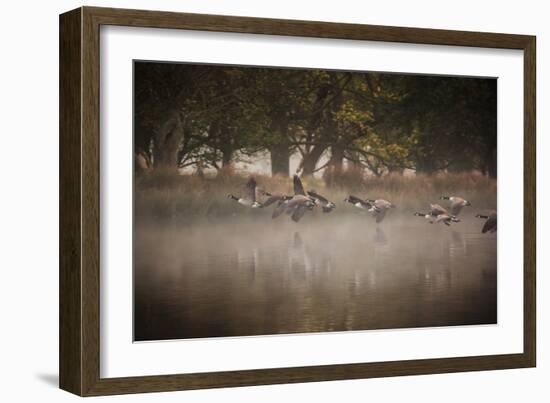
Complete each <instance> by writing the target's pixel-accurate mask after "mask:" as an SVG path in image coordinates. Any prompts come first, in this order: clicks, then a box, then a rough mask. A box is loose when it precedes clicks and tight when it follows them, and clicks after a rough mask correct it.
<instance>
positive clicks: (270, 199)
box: [262, 192, 292, 207]
mask: <svg viewBox="0 0 550 403" xmlns="http://www.w3.org/2000/svg"><path fill="white" fill-rule="evenodd" d="M264 194H265V195H266V196H267V199H266V200H265V201H264V202H263V203H262V207H268V206H271V205H272V204H273V203H275V202H278V203H281V202H285V201H287V200H290V199H292V196H287V195H285V194H282V193H269V192H265V193H264Z"/></svg>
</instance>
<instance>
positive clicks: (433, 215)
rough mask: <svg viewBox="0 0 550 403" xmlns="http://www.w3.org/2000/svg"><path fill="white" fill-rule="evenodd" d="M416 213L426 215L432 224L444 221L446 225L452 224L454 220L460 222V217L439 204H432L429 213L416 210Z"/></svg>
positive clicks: (420, 215) (419, 215) (416, 214)
mask: <svg viewBox="0 0 550 403" xmlns="http://www.w3.org/2000/svg"><path fill="white" fill-rule="evenodd" d="M414 215H415V216H418V217H424V218H425V219H426V220H428V222H429V223H430V224H433V223H434V222H436V223H440V222H442V223H444V224H445V225H451V223H452V222H460V220H459V219H458V218H456V217H455V216H454V215H452V214H449V212H448V211H447V210H446V209H445V208H443V207H441V206H440V205H439V204H430V211H428V212H427V213H419V212H416V213H414Z"/></svg>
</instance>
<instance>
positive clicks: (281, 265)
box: [134, 212, 497, 341]
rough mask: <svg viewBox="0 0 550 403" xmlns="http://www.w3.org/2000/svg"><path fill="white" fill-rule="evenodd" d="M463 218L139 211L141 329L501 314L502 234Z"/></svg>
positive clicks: (193, 330) (156, 334)
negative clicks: (194, 218) (177, 215)
mask: <svg viewBox="0 0 550 403" xmlns="http://www.w3.org/2000/svg"><path fill="white" fill-rule="evenodd" d="M461 218H462V222H460V223H457V224H455V225H453V226H451V227H446V226H444V225H442V224H439V225H436V224H433V225H431V224H429V223H427V222H425V221H424V220H423V219H421V218H418V217H413V216H411V215H404V214H399V213H396V214H390V215H388V217H386V220H385V221H383V222H382V223H381V224H379V225H377V224H376V223H375V221H374V220H373V219H372V217H370V216H368V215H366V214H361V213H358V214H333V213H331V214H322V213H320V212H316V213H315V214H312V213H308V214H306V216H305V217H304V218H303V219H302V221H300V222H299V223H294V222H292V221H290V220H289V219H288V217H286V216H284V217H280V218H279V219H277V220H271V218H270V217H269V216H266V215H258V216H256V217H239V216H236V217H228V218H226V219H222V220H216V221H212V222H206V221H205V222H202V223H200V222H197V223H193V224H187V225H177V224H173V223H168V224H158V223H153V222H145V220H141V221H138V222H136V226H135V228H134V231H135V239H134V287H135V288H134V290H135V295H134V303H135V312H134V333H135V340H136V341H145V340H165V339H184V338H200V337H224V336H247V335H267V334H285V333H303V332H327V331H346V330H367V329H387V328H403V327H424V326H448V325H472V324H491V323H496V320H497V298H496V297H497V295H496V287H497V282H496V266H497V263H496V234H490V235H489V234H481V233H480V229H481V227H482V225H483V221H482V220H479V219H476V218H473V217H472V216H470V215H465V216H464V217H461Z"/></svg>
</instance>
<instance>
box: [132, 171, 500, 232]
mask: <svg viewBox="0 0 550 403" xmlns="http://www.w3.org/2000/svg"><path fill="white" fill-rule="evenodd" d="M254 177H255V179H256V181H257V183H258V187H259V188H262V189H264V190H266V191H268V192H272V193H273V192H281V193H284V194H289V195H291V194H293V187H292V178H288V177H283V176H273V177H270V176H263V175H254ZM247 180H248V176H244V175H242V174H237V173H234V172H232V171H231V170H226V171H223V172H221V173H219V174H218V175H216V176H212V177H210V176H207V177H204V176H199V175H175V174H173V173H171V172H163V171H160V172H159V171H156V172H151V173H149V174H147V175H141V176H137V177H136V180H135V189H134V212H135V216H136V219H138V220H140V219H154V220H177V221H183V222H187V221H194V220H197V219H220V218H224V217H231V216H236V215H238V216H242V215H264V214H266V212H265V210H263V209H247V208H244V207H242V206H240V205H239V204H238V203H235V202H234V201H232V200H230V199H228V198H227V195H228V194H229V193H232V194H235V195H236V196H238V195H239V194H241V193H242V192H243V191H244V184H245V183H246V181H247ZM303 183H304V187H305V188H306V189H308V190H315V191H317V192H318V193H320V194H322V195H324V196H325V197H327V198H328V199H329V200H331V201H333V202H335V203H336V204H337V206H338V208H337V209H336V210H335V211H334V212H333V213H332V214H346V213H354V212H355V210H354V209H353V206H351V205H349V204H348V205H346V204H347V203H344V202H343V200H344V198H345V197H347V196H348V195H350V194H353V195H355V196H358V197H363V198H373V199H380V198H381V199H386V200H389V201H391V202H392V203H394V204H395V205H397V210H396V213H397V212H398V211H401V212H403V213H405V214H409V213H410V212H412V211H415V210H425V209H426V208H427V207H428V204H429V203H441V204H444V202H443V201H440V200H439V197H440V196H442V195H451V196H452V195H454V196H461V197H464V198H466V199H467V200H469V201H471V202H472V205H473V206H474V209H476V210H483V209H489V208H496V198H497V184H496V180H494V179H490V178H488V177H485V176H481V175H478V174H473V173H460V174H450V173H446V174H437V175H431V176H428V175H416V176H403V175H401V174H389V175H385V176H382V177H374V176H372V177H363V176H362V175H359V174H358V173H357V172H354V171H351V170H350V171H344V172H342V173H340V174H339V176H338V177H336V178H333V181H332V183H333V184H334V185H333V186H331V187H327V186H326V184H325V182H324V181H323V180H322V179H320V178H314V177H309V178H303ZM270 210H271V208H270Z"/></svg>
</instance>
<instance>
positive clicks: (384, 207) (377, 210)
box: [367, 199, 395, 223]
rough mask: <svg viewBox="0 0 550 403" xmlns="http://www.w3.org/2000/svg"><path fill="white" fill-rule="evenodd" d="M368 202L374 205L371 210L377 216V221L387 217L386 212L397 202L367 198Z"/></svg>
mask: <svg viewBox="0 0 550 403" xmlns="http://www.w3.org/2000/svg"><path fill="white" fill-rule="evenodd" d="M367 202H368V203H370V204H371V205H372V207H371V208H370V209H369V211H370V212H371V213H372V214H373V215H374V216H375V217H376V222H377V223H379V222H382V220H383V219H384V217H386V212H387V211H388V210H389V209H392V208H395V204H393V203H390V202H389V201H387V200H384V199H377V200H371V199H367Z"/></svg>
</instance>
